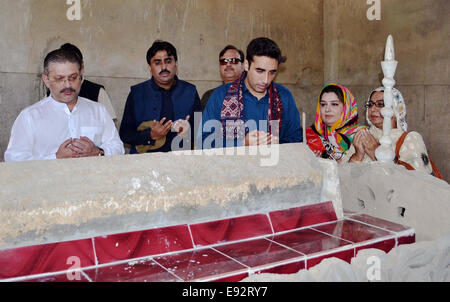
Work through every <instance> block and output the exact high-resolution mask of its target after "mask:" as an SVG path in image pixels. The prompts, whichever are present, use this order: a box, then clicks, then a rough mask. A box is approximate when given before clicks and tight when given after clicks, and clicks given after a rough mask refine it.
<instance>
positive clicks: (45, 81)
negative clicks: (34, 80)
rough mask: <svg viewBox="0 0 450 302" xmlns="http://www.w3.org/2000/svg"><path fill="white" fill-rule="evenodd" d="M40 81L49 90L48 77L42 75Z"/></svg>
mask: <svg viewBox="0 0 450 302" xmlns="http://www.w3.org/2000/svg"><path fill="white" fill-rule="evenodd" d="M42 81H43V82H44V84H45V86H46V87H47V88H50V86H49V82H50V80H49V78H48V75H46V74H45V73H43V74H42Z"/></svg>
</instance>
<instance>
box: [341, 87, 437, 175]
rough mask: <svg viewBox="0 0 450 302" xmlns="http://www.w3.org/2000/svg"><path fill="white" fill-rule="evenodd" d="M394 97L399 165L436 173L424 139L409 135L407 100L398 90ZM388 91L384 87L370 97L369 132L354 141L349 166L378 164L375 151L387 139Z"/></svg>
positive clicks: (394, 133)
mask: <svg viewBox="0 0 450 302" xmlns="http://www.w3.org/2000/svg"><path fill="white" fill-rule="evenodd" d="M392 92H393V95H394V101H393V106H392V107H393V111H394V116H393V117H392V130H391V134H390V137H391V139H392V148H393V150H394V151H396V153H397V154H396V159H395V161H396V162H397V163H399V164H402V165H404V166H405V167H407V169H409V170H412V169H415V170H420V171H423V172H426V173H429V174H430V173H432V172H433V168H432V166H431V163H430V159H429V157H428V153H427V148H426V147H425V143H424V141H423V139H422V136H421V135H420V134H419V133H417V132H415V131H410V132H408V129H407V128H408V124H407V123H406V106H405V102H404V100H403V96H402V94H401V93H400V91H398V90H397V89H395V88H393V90H392ZM383 97H384V88H383V87H380V88H377V89H375V90H373V91H372V92H371V93H370V96H369V99H368V101H367V103H366V108H367V111H366V120H367V122H368V124H369V126H370V127H369V129H366V130H362V131H358V133H356V135H355V138H354V140H353V145H352V147H351V148H350V149H349V152H348V153H347V154H346V158H345V159H344V160H348V161H349V162H370V161H376V160H377V159H376V157H375V149H376V148H377V147H378V146H379V145H380V144H379V140H380V138H381V137H382V135H383V119H384V118H383V116H382V115H381V109H382V108H383V107H384V100H383Z"/></svg>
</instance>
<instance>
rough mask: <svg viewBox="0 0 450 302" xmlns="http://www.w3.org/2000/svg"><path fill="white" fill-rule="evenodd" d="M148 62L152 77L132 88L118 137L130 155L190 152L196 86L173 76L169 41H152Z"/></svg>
mask: <svg viewBox="0 0 450 302" xmlns="http://www.w3.org/2000/svg"><path fill="white" fill-rule="evenodd" d="M147 63H148V65H149V68H150V73H151V75H152V78H151V79H150V80H147V81H145V82H143V83H140V84H137V85H135V86H132V87H131V91H130V93H129V95H128V99H127V102H126V104H125V110H124V113H123V118H122V123H121V125H120V131H119V134H120V138H121V139H122V141H123V142H124V143H127V144H129V145H131V148H130V153H131V154H134V153H146V152H168V151H175V150H181V149H191V147H192V146H193V131H191V129H194V112H201V111H202V107H201V103H200V98H199V96H198V92H197V89H196V87H195V86H194V85H192V84H190V83H188V82H185V81H182V80H180V79H178V77H177V76H176V73H177V68H178V58H177V51H176V49H175V47H174V46H173V45H172V44H170V43H169V42H166V41H159V40H157V41H155V42H154V43H153V45H152V46H151V47H150V49H149V50H148V52H147ZM177 136H181V139H179V140H178V139H177V140H175V141H174V138H176V137H177ZM172 142H178V143H176V144H174V146H172ZM180 143H181V144H180Z"/></svg>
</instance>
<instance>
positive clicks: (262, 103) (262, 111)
mask: <svg viewBox="0 0 450 302" xmlns="http://www.w3.org/2000/svg"><path fill="white" fill-rule="evenodd" d="M274 84H275V86H276V88H277V90H278V93H279V95H280V99H281V101H282V104H283V114H282V125H281V133H280V139H279V141H280V144H283V143H295V142H302V141H303V131H302V127H301V124H300V114H299V112H298V109H297V106H296V104H295V100H294V97H293V96H292V93H291V92H290V91H289V90H288V89H287V88H286V87H284V86H282V85H280V84H277V83H274ZM230 86H231V83H229V84H224V85H222V86H219V87H218V88H216V89H215V90H214V92H213V93H212V95H211V97H210V98H209V101H208V103H207V105H206V108H205V110H204V111H203V114H202V128H201V131H199V132H201V136H200V135H199V136H198V138H197V140H199V139H200V137H201V141H202V146H203V149H208V148H215V147H216V145H215V141H214V138H216V141H217V140H218V139H219V137H221V138H223V134H222V132H221V130H220V128H219V127H220V126H221V119H220V115H221V111H222V106H223V102H224V99H225V96H226V94H227V91H228V89H229V88H230ZM243 89H244V91H243V99H244V122H246V125H248V126H249V132H250V131H252V130H260V131H265V132H268V130H267V112H268V109H269V92H267V93H266V95H265V96H264V97H263V98H261V99H259V100H258V98H256V97H255V96H254V95H252V94H251V92H250V91H249V90H248V88H247V87H246V85H245V83H244V84H243ZM249 121H254V122H249ZM252 126H253V129H252ZM254 127H256V129H254ZM217 128H219V129H217ZM242 145H243V139H241V140H237V139H234V140H226V139H223V145H222V146H223V147H232V146H242ZM222 146H217V147H222Z"/></svg>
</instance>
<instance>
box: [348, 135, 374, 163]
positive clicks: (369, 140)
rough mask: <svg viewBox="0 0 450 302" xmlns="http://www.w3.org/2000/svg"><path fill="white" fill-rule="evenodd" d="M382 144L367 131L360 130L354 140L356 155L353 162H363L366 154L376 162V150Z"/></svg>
mask: <svg viewBox="0 0 450 302" xmlns="http://www.w3.org/2000/svg"><path fill="white" fill-rule="evenodd" d="M379 145H380V143H379V142H378V141H377V139H376V138H375V137H374V136H373V135H372V134H371V133H370V132H369V130H367V129H362V130H359V131H358V132H357V133H356V134H355V137H354V139H353V146H354V147H355V154H354V155H353V156H352V161H362V160H363V158H364V154H367V155H368V156H369V157H370V158H371V159H372V160H374V161H376V157H375V150H376V149H377V148H378V146H379Z"/></svg>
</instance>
